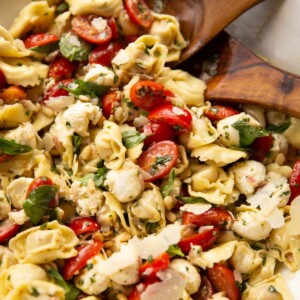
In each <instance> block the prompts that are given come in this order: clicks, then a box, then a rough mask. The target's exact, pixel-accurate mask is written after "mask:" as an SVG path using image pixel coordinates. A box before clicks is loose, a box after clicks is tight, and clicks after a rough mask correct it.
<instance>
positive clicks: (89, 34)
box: [72, 15, 112, 45]
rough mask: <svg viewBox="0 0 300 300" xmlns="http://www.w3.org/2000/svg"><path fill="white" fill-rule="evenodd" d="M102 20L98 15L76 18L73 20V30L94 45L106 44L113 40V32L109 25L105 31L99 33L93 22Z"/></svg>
mask: <svg viewBox="0 0 300 300" xmlns="http://www.w3.org/2000/svg"><path fill="white" fill-rule="evenodd" d="M97 18H101V17H99V16H97V15H83V16H76V17H74V18H73V20H72V29H73V31H74V32H75V33H76V34H78V35H79V36H80V37H81V38H83V39H84V40H86V41H87V42H90V43H92V44H97V45H101V44H106V43H108V42H109V41H110V40H111V38H112V30H111V28H110V27H109V26H108V23H107V20H105V19H104V20H105V22H106V23H107V24H106V26H105V28H104V30H103V31H99V30H98V29H97V28H96V27H95V26H94V25H93V23H92V22H93V20H94V19H97Z"/></svg>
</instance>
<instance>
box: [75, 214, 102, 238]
mask: <svg viewBox="0 0 300 300" xmlns="http://www.w3.org/2000/svg"><path fill="white" fill-rule="evenodd" d="M69 227H70V228H71V229H72V230H73V231H74V232H75V234H76V235H79V234H83V233H88V232H93V231H96V230H99V228H100V227H99V225H98V223H97V222H96V221H95V220H94V219H92V218H89V217H78V218H75V219H73V220H71V222H70V224H69Z"/></svg>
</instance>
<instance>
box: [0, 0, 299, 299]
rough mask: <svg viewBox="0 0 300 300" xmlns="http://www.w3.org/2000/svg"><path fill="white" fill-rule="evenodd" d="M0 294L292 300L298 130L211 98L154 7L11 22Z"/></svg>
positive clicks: (0, 168) (1, 113)
mask: <svg viewBox="0 0 300 300" xmlns="http://www.w3.org/2000/svg"><path fill="white" fill-rule="evenodd" d="M0 36H1V38H0V89H1V92H0V184H1V189H0V298H1V299H4V300H33V299H34V300H63V299H66V300H79V299H85V300H97V299H117V300H126V299H128V300H139V299H140V300H148V299H156V300H171V299H172V300H191V299H194V300H211V299H213V300H226V299H229V300H238V299H244V300H268V299H272V300H277V299H278V300H279V299H284V300H289V299H293V295H292V294H291V292H290V291H289V289H288V287H287V284H286V282H285V279H284V277H283V276H282V275H281V274H280V272H278V267H279V266H280V265H284V266H285V267H286V268H288V269H289V270H290V271H291V272H295V271H297V270H299V268H300V251H299V249H300V236H299V234H300V224H299V217H298V216H299V213H300V197H299V195H300V187H299V184H300V160H299V149H300V133H299V130H298V128H299V126H300V120H299V119H297V118H294V117H290V116H287V115H284V114H282V113H279V112H276V111H269V110H265V109H263V108H261V107H256V106H251V105H235V106H224V105H219V104H215V103H210V102H208V101H205V96H204V93H205V89H206V85H205V82H204V81H202V80H201V79H199V78H197V77H194V76H192V75H190V74H189V73H187V72H186V71H184V70H180V69H171V68H170V67H168V63H169V62H174V61H177V60H178V59H179V57H180V54H181V51H182V50H183V49H184V48H185V47H186V45H187V41H185V40H184V38H183V36H182V34H181V32H180V28H179V23H178V21H177V19H176V18H174V17H173V16H170V15H166V14H162V13H159V12H154V11H152V10H150V9H149V7H148V6H147V4H146V2H144V0H124V1H122V0H85V1H80V0H65V1H62V0H48V1H32V2H31V3H29V4H28V5H27V6H25V7H24V8H23V9H22V10H21V11H20V12H19V15H18V17H17V18H16V19H15V20H14V22H13V24H12V26H11V28H10V29H9V30H7V29H5V28H3V27H1V26H0Z"/></svg>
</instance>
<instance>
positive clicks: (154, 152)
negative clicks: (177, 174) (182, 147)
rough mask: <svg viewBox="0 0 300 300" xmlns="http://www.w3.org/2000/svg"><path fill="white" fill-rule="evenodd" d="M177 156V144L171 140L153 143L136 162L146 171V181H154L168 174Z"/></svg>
mask: <svg viewBox="0 0 300 300" xmlns="http://www.w3.org/2000/svg"><path fill="white" fill-rule="evenodd" d="M177 158H178V148H177V145H176V144H175V143H174V142H172V141H162V142H158V143H155V144H153V145H152V146H151V147H150V148H148V149H147V150H146V151H144V152H143V153H142V155H141V156H140V157H139V158H138V160H137V164H138V165H139V166H140V168H141V169H142V170H143V171H144V172H146V173H148V175H149V178H147V179H145V181H146V182H149V181H154V180H157V179H159V178H162V177H164V176H165V175H167V174H169V173H170V171H171V169H172V168H173V167H174V166H175V164H176V161H177Z"/></svg>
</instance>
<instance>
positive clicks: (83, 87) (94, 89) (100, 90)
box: [63, 79, 110, 97]
mask: <svg viewBox="0 0 300 300" xmlns="http://www.w3.org/2000/svg"><path fill="white" fill-rule="evenodd" d="M73 86H74V87H73ZM63 89H64V90H66V91H68V92H70V93H72V94H74V95H76V96H79V95H88V96H92V97H101V96H103V95H105V94H106V93H107V92H108V91H109V90H110V87H109V86H106V85H100V84H97V83H94V82H86V81H83V80H80V79H77V80H75V81H74V84H72V85H69V86H68V87H63Z"/></svg>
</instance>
